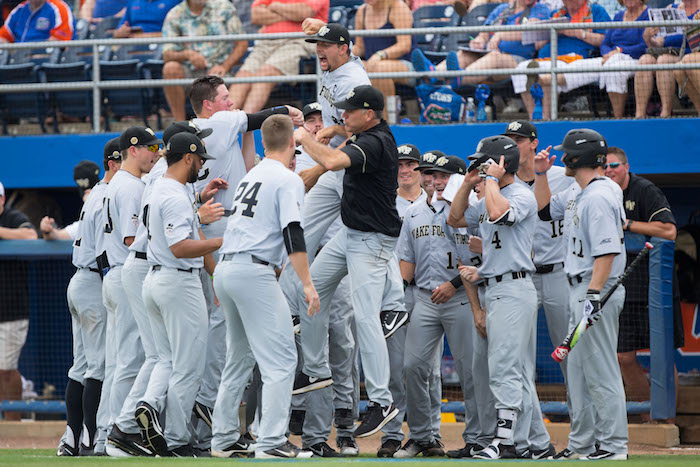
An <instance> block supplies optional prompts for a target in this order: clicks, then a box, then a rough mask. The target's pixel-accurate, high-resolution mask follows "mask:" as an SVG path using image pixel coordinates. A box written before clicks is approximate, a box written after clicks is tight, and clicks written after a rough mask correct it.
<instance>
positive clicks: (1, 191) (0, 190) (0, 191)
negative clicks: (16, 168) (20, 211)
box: [0, 182, 5, 196]
mask: <svg viewBox="0 0 700 467" xmlns="http://www.w3.org/2000/svg"><path fill="white" fill-rule="evenodd" d="M0 196H5V187H4V186H2V182H0Z"/></svg>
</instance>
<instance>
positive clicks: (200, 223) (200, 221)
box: [197, 213, 204, 225]
mask: <svg viewBox="0 0 700 467" xmlns="http://www.w3.org/2000/svg"><path fill="white" fill-rule="evenodd" d="M197 222H199V225H204V224H202V218H201V217H199V213H197Z"/></svg>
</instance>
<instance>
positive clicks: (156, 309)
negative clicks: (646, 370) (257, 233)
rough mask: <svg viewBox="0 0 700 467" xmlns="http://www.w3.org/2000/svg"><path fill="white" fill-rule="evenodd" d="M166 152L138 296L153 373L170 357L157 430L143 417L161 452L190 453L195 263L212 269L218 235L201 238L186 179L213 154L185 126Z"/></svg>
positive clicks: (199, 344) (198, 311)
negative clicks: (152, 349) (151, 345)
mask: <svg viewBox="0 0 700 467" xmlns="http://www.w3.org/2000/svg"><path fill="white" fill-rule="evenodd" d="M165 158H166V162H167V164H168V169H167V171H166V172H165V174H164V175H163V176H162V177H160V178H158V179H157V180H156V181H155V182H154V185H153V190H152V192H151V194H150V200H149V204H148V206H149V207H148V212H147V217H146V219H147V223H146V229H147V236H148V249H147V257H148V264H149V265H150V266H151V268H150V270H149V272H148V274H147V275H146V279H145V280H144V282H143V301H144V304H145V305H146V309H147V312H148V314H149V318H150V323H151V331H152V335H153V339H154V342H155V345H156V350H157V352H158V356H159V360H158V363H157V364H156V367H155V368H154V373H155V372H156V371H158V366H159V365H160V364H161V362H166V364H167V362H172V363H171V366H172V370H171V371H170V374H169V379H168V386H167V390H166V391H167V396H166V401H165V420H166V425H165V429H164V430H163V432H162V435H161V433H160V432H158V431H156V430H155V429H154V428H155V426H157V425H158V420H155V419H152V418H151V417H150V415H151V414H150V412H144V413H143V416H144V417H145V418H147V419H148V420H147V422H146V423H145V425H146V430H145V431H146V433H147V434H148V439H149V441H150V442H151V445H152V446H154V447H155V448H156V452H157V453H158V454H160V455H167V456H175V457H193V456H194V455H195V453H194V450H193V447H192V445H191V444H190V442H191V433H190V430H189V429H188V424H189V420H190V417H191V414H192V409H193V407H194V399H195V396H196V394H197V391H198V390H199V386H200V383H201V377H202V373H203V371H204V367H203V365H202V364H201V360H200V359H199V353H198V352H193V351H192V350H193V349H198V348H199V349H202V348H206V339H207V333H208V328H209V326H208V319H207V310H206V303H205V300H204V293H203V292H202V282H201V280H200V277H199V274H200V271H199V269H200V268H202V267H205V268H206V269H207V270H208V271H209V272H210V273H211V272H213V265H214V263H213V260H212V258H211V255H210V253H211V252H212V251H215V250H217V249H218V248H219V247H220V246H221V238H220V237H219V238H211V239H202V237H201V236H200V230H199V226H200V224H199V219H198V216H197V211H196V207H195V202H194V196H193V193H192V191H191V190H190V189H188V188H187V186H186V185H187V183H194V182H195V181H196V180H197V174H198V172H199V171H200V170H201V169H202V167H203V166H204V163H205V162H206V161H207V160H210V159H211V158H212V156H211V155H209V154H207V152H206V151H205V149H204V144H203V143H202V141H201V140H200V139H199V138H198V137H197V136H196V135H195V134H192V133H189V132H181V133H177V134H175V135H173V136H172V137H171V138H170V140H169V141H168V145H167V147H166V153H165ZM203 257H204V258H203ZM151 384H153V382H152V381H151V382H149V387H150V385H151ZM138 415H139V413H138V411H137V416H138ZM139 423H141V422H139ZM166 449H167V450H166Z"/></svg>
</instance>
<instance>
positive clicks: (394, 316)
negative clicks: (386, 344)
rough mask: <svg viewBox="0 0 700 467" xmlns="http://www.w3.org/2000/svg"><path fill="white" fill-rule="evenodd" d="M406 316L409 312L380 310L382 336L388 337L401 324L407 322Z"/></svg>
mask: <svg viewBox="0 0 700 467" xmlns="http://www.w3.org/2000/svg"><path fill="white" fill-rule="evenodd" d="M408 317H409V314H408V312H406V311H382V312H381V313H379V319H380V320H381V322H382V331H383V332H384V338H385V339H388V338H389V337H390V336H391V335H392V334H394V333H395V332H396V331H398V330H399V328H400V327H401V326H403V325H404V324H406V323H407V322H408Z"/></svg>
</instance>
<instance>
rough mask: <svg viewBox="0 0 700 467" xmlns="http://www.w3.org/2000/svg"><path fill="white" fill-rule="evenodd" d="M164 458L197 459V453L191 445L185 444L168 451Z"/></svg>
mask: <svg viewBox="0 0 700 467" xmlns="http://www.w3.org/2000/svg"><path fill="white" fill-rule="evenodd" d="M164 457H197V453H196V452H195V450H194V447H192V445H191V444H185V445H184V446H178V447H176V448H175V449H171V450H169V451H168V453H167V454H166V455H165V456H164Z"/></svg>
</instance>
